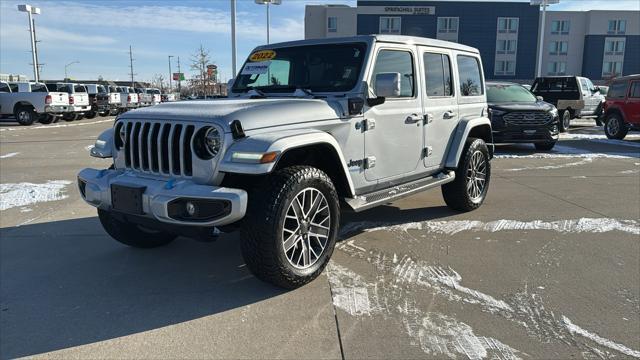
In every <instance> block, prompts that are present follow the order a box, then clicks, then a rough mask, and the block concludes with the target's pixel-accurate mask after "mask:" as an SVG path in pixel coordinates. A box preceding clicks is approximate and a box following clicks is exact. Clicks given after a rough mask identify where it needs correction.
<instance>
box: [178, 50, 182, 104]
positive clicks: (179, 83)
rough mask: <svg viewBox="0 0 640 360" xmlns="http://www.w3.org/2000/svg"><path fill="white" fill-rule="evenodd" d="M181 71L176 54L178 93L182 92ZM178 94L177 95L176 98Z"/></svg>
mask: <svg viewBox="0 0 640 360" xmlns="http://www.w3.org/2000/svg"><path fill="white" fill-rule="evenodd" d="M181 84H182V71H180V56H178V94H182V87H181ZM179 97H180V95H178V98H179Z"/></svg>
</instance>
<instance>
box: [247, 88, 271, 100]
mask: <svg viewBox="0 0 640 360" xmlns="http://www.w3.org/2000/svg"><path fill="white" fill-rule="evenodd" d="M247 95H249V97H251V98H261V99H264V98H266V97H267V95H266V94H265V93H264V92H263V91H262V90H260V89H256V88H250V89H249V91H247Z"/></svg>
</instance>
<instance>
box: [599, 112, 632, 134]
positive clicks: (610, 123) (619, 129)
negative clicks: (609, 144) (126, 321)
mask: <svg viewBox="0 0 640 360" xmlns="http://www.w3.org/2000/svg"><path fill="white" fill-rule="evenodd" d="M628 132H629V128H628V127H627V125H626V124H625V123H624V120H622V117H621V116H620V115H618V114H610V115H608V116H607V120H606V122H605V125H604V133H605V135H607V138H609V139H616V140H622V139H624V137H625V136H627V133H628Z"/></svg>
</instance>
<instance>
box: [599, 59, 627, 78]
mask: <svg viewBox="0 0 640 360" xmlns="http://www.w3.org/2000/svg"><path fill="white" fill-rule="evenodd" d="M620 75H622V61H605V62H604V64H603V65H602V76H603V77H607V76H620Z"/></svg>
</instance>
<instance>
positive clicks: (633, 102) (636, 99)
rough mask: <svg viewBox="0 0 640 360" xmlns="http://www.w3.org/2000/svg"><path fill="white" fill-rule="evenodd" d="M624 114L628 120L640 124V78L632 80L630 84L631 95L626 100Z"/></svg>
mask: <svg viewBox="0 0 640 360" xmlns="http://www.w3.org/2000/svg"><path fill="white" fill-rule="evenodd" d="M624 115H625V118H626V119H627V122H629V123H631V124H633V125H636V126H638V125H640V80H636V81H632V82H631V86H629V96H628V97H627V100H626V101H625V105H624Z"/></svg>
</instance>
